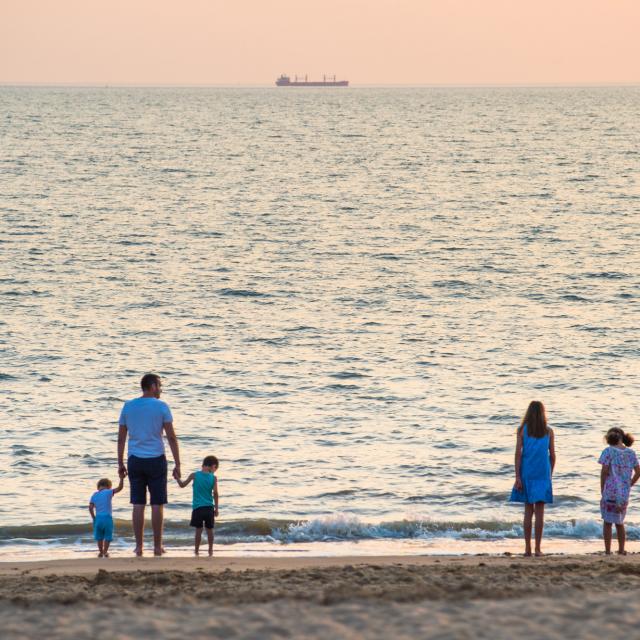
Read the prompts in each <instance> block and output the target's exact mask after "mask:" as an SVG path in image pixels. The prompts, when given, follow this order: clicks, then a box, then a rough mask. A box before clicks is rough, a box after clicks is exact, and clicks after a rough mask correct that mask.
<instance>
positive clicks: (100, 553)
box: [98, 540, 104, 558]
mask: <svg viewBox="0 0 640 640" xmlns="http://www.w3.org/2000/svg"><path fill="white" fill-rule="evenodd" d="M103 555H104V540H98V558H102V556H103Z"/></svg>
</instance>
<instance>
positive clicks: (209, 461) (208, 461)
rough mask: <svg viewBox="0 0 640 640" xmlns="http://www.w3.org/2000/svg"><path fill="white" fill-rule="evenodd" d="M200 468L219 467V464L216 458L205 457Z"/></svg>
mask: <svg viewBox="0 0 640 640" xmlns="http://www.w3.org/2000/svg"><path fill="white" fill-rule="evenodd" d="M202 466H203V467H219V466H220V465H219V463H218V458H216V457H215V456H207V457H206V458H205V459H204V460H203V461H202Z"/></svg>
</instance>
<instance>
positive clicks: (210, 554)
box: [209, 549, 213, 558]
mask: <svg viewBox="0 0 640 640" xmlns="http://www.w3.org/2000/svg"><path fill="white" fill-rule="evenodd" d="M211 556H213V549H209V557H210V558H211Z"/></svg>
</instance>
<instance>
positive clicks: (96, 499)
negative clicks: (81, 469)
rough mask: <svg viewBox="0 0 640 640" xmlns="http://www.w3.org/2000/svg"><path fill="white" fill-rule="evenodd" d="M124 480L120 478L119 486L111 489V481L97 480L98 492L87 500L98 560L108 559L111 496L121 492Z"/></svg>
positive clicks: (110, 532)
mask: <svg viewBox="0 0 640 640" xmlns="http://www.w3.org/2000/svg"><path fill="white" fill-rule="evenodd" d="M123 486H124V478H120V484H119V485H118V486H117V487H116V488H115V489H112V488H111V487H112V484H111V480H109V478H102V479H101V480H98V490H97V491H96V492H95V493H94V494H93V495H92V496H91V500H89V513H90V514H91V519H92V520H93V537H94V539H95V541H96V542H97V543H98V558H108V557H109V544H110V543H111V540H112V539H113V516H112V515H111V500H112V498H113V495H114V494H116V493H118V492H119V491H122V487H123Z"/></svg>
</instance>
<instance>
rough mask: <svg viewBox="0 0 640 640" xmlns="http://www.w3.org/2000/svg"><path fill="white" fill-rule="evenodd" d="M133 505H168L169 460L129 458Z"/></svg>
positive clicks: (128, 468) (160, 458)
mask: <svg viewBox="0 0 640 640" xmlns="http://www.w3.org/2000/svg"><path fill="white" fill-rule="evenodd" d="M127 471H128V472H129V488H130V489H131V504H147V489H149V504H167V458H166V457H165V456H163V455H162V456H158V457H156V458H138V457H137V456H129V460H128V461H127Z"/></svg>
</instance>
